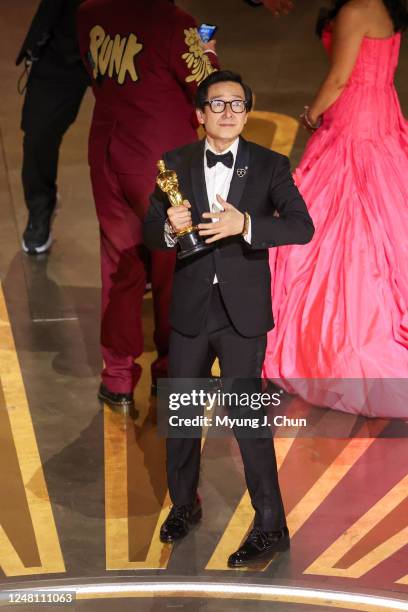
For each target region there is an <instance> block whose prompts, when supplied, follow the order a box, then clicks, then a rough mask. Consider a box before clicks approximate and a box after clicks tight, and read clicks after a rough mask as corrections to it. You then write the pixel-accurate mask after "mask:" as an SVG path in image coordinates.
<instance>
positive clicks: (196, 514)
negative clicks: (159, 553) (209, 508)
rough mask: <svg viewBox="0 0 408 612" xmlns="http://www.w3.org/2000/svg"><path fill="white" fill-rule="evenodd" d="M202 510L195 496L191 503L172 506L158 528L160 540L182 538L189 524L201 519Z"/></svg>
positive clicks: (187, 530)
mask: <svg viewBox="0 0 408 612" xmlns="http://www.w3.org/2000/svg"><path fill="white" fill-rule="evenodd" d="M201 517H202V510H201V503H200V500H199V499H198V498H197V499H196V501H195V502H194V503H193V504H188V505H186V506H173V507H172V509H171V510H170V513H169V515H168V517H167V518H166V520H165V521H164V523H163V525H162V526H161V529H160V540H161V541H162V542H164V543H169V542H175V541H176V540H181V539H182V538H184V537H185V536H186V535H187V534H188V532H189V530H190V526H191V525H195V524H196V523H198V522H199V521H200V520H201Z"/></svg>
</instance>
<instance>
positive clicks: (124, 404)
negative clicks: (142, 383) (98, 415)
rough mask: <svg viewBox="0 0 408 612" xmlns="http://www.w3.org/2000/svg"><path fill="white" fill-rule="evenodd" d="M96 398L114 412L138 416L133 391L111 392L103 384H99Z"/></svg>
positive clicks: (133, 416)
mask: <svg viewBox="0 0 408 612" xmlns="http://www.w3.org/2000/svg"><path fill="white" fill-rule="evenodd" d="M98 399H99V400H100V401H101V402H103V403H104V404H106V405H107V406H109V408H111V409H112V410H114V411H115V412H120V413H121V414H128V415H129V416H131V417H132V418H137V416H138V411H137V410H136V408H135V401H134V399H133V393H113V392H112V391H109V389H108V388H107V387H105V385H104V384H101V386H100V387H99V391H98Z"/></svg>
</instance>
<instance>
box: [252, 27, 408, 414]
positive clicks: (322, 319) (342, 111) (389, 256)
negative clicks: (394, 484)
mask: <svg viewBox="0 0 408 612" xmlns="http://www.w3.org/2000/svg"><path fill="white" fill-rule="evenodd" d="M330 39H331V34H330V32H329V31H326V32H325V33H324V38H323V42H324V44H325V46H326V48H328V49H329V50H330ZM400 41H401V35H400V34H399V33H397V34H394V35H393V36H391V37H389V38H385V39H375V38H367V37H366V38H364V39H363V41H362V44H361V47H360V52H359V55H358V58H357V61H356V64H355V66H354V69H353V72H352V74H351V76H350V79H349V81H348V83H347V86H346V87H345V89H344V90H343V92H342V93H341V95H340V96H339V98H338V99H337V100H336V102H334V104H332V106H330V108H329V109H328V110H327V111H326V112H325V113H324V121H323V125H322V127H321V128H320V129H319V130H317V131H316V132H315V134H314V135H313V136H312V137H311V138H310V140H309V143H308V145H307V147H306V150H305V153H304V156H303V158H302V161H301V163H300V165H299V167H298V168H297V170H296V171H295V173H294V178H295V182H296V184H297V185H298V187H299V190H300V192H301V193H302V195H303V197H304V199H305V201H306V203H307V205H308V209H309V212H310V215H311V217H312V219H313V221H314V224H315V228H316V232H315V235H314V237H313V240H312V242H311V243H309V244H308V245H306V246H292V247H281V248H279V249H271V251H270V266H271V272H272V296H273V305H274V316H275V323H276V327H275V329H274V330H272V331H271V332H270V333H269V335H268V345H267V352H266V357H265V364H264V371H263V375H264V376H265V377H267V378H271V379H278V380H279V383H280V384H281V385H282V386H284V387H286V388H287V389H288V390H289V391H293V392H296V393H299V395H300V396H302V397H303V398H304V399H306V400H307V401H310V402H311V403H315V404H317V405H322V406H329V407H332V408H336V409H340V410H344V411H346V412H351V413H356V414H363V415H366V416H381V417H403V418H408V380H407V379H408V123H407V121H406V120H405V119H404V117H403V115H402V113H401V109H400V105H399V101H398V97H397V93H396V90H395V87H394V83H393V78H394V72H395V69H396V67H397V63H398V54H399V47H400ZM294 379H297V380H294ZM328 379H341V380H342V381H343V383H341V381H339V380H337V381H333V380H328ZM345 379H353V381H354V382H353V381H350V380H349V383H348V384H346V383H345V382H344V381H345ZM370 379H371V381H372V385H374V386H372V387H371V391H372V392H371V393H367V389H368V388H369V387H370V384H369V382H368V381H369V380H370ZM378 379H382V383H380V384H379V382H380V381H379V380H378ZM403 379H406V380H403ZM355 381H360V384H359V385H357V383H356V382H355ZM350 385H351V386H350ZM357 387H358V388H357ZM333 390H334V394H333ZM368 396H370V397H371V399H370V398H368ZM374 396H375V397H374ZM374 399H375V401H374Z"/></svg>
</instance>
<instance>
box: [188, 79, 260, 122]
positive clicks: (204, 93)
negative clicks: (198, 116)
mask: <svg viewBox="0 0 408 612" xmlns="http://www.w3.org/2000/svg"><path fill="white" fill-rule="evenodd" d="M226 82H230V83H231V82H232V83H239V84H240V85H241V87H242V89H243V90H244V95H245V105H246V110H247V112H249V111H250V110H251V108H252V90H251V88H250V87H249V85H247V84H246V83H243V81H242V77H241V75H239V74H237V73H236V72H231V71H230V70H216V71H215V72H212V73H211V74H210V75H208V77H207V78H205V79H204V81H202V82H201V83H200V85H199V86H198V89H197V93H196V97H195V106H196V108H200V109H201V110H204V103H205V102H207V101H208V89H209V88H210V87H211V85H215V84H216V83H226Z"/></svg>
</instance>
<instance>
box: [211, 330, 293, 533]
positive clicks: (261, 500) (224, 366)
mask: <svg viewBox="0 0 408 612" xmlns="http://www.w3.org/2000/svg"><path fill="white" fill-rule="evenodd" d="M212 343H213V345H214V346H215V348H216V352H217V355H218V356H219V359H220V366H221V375H222V376H223V377H225V378H243V379H245V378H246V379H260V377H261V370H262V364H263V362H264V358H265V350H266V336H259V337H256V338H245V337H243V336H241V335H240V334H238V332H236V331H235V329H234V328H233V327H232V326H229V327H228V328H225V329H223V330H221V331H220V332H218V333H217V334H215V335H214V337H213V338H212ZM257 390H258V389H257ZM258 391H259V390H258ZM242 433H243V432H242V430H241V429H240V428H234V434H235V436H236V438H237V442H238V445H239V449H240V452H241V456H242V461H243V464H244V471H245V480H246V484H247V487H248V491H249V494H250V497H251V502H252V505H253V507H254V510H255V525H257V526H259V527H261V528H262V529H264V530H266V531H272V530H278V529H281V528H282V527H283V526H285V524H286V519H285V511H284V507H283V502H282V496H281V492H280V488H279V481H278V472H277V465H276V456H275V449H274V445H273V438H272V434H271V432H270V430H269V429H268V428H266V429H265V430H262V435H263V436H264V437H259V438H255V437H253V435H254V434H252V436H251V437H242ZM265 436H266V437H265Z"/></svg>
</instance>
